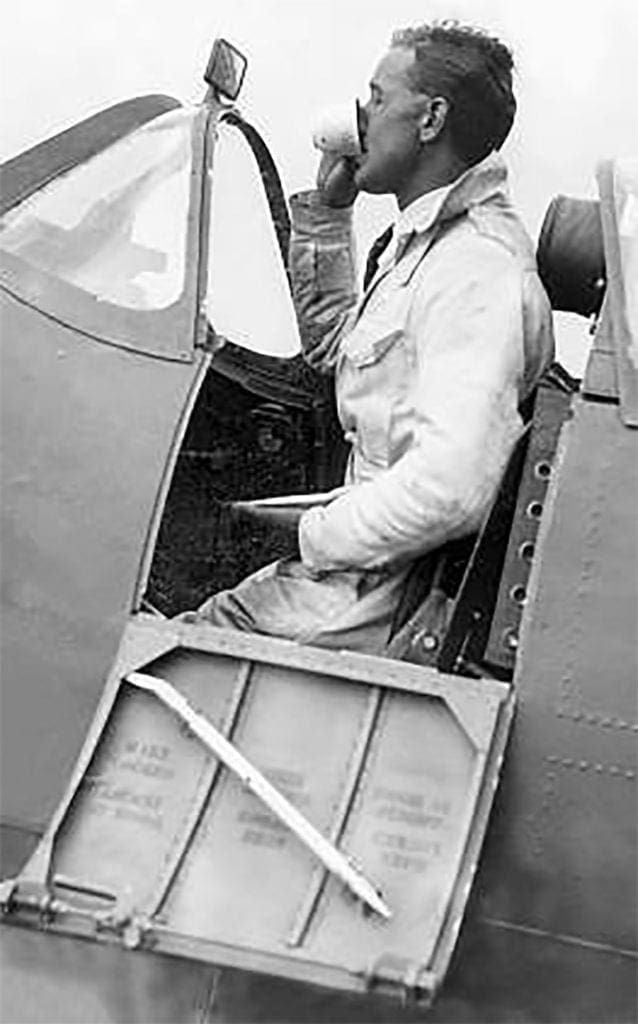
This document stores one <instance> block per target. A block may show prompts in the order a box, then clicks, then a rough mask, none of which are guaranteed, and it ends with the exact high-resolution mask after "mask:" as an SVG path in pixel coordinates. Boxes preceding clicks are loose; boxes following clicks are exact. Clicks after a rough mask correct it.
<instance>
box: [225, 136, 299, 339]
mask: <svg viewBox="0 0 638 1024" xmlns="http://www.w3.org/2000/svg"><path fill="white" fill-rule="evenodd" d="M218 131H219V136H218V140H217V144H216V147H215V152H214V156H213V187H212V208H211V224H210V244H209V274H208V290H207V296H206V309H207V314H208V318H209V320H210V322H211V324H212V326H213V328H214V330H215V331H216V333H217V334H220V335H222V336H223V337H224V338H226V339H227V340H229V341H232V342H235V343H236V344H237V345H241V346H242V347H243V348H247V349H251V350H252V351H253V352H260V353H262V354H264V355H271V356H284V357H290V356H294V355H296V354H297V353H298V352H299V351H300V349H301V346H300V342H299V332H298V329H297V321H296V317H295V311H294V307H293V304H292V299H291V296H290V289H289V287H288V281H287V278H286V273H285V270H284V265H283V261H282V258H281V253H280V250H279V244H278V242H277V236H276V233H275V228H274V224H273V221H272V217H271V215H270V208H269V206H268V200H267V197H266V192H265V190H264V185H263V183H262V180H261V176H260V174H259V169H258V166H257V162H256V160H255V158H254V156H253V153H252V151H251V149H250V146H249V145H248V143H247V142H246V140H245V139H244V137H243V136H242V135H241V134H240V133H239V131H238V130H237V129H236V128H233V127H232V126H231V125H228V124H223V123H222V124H220V125H219V129H218Z"/></svg>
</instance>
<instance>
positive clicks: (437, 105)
mask: <svg viewBox="0 0 638 1024" xmlns="http://www.w3.org/2000/svg"><path fill="white" fill-rule="evenodd" d="M449 109H450V104H449V102H448V101H447V100H446V99H445V97H444V96H435V98H434V99H432V100H430V103H429V106H428V109H427V110H426V112H425V113H424V114H423V116H422V117H421V123H420V125H419V139H420V141H421V142H433V141H434V140H435V139H436V138H437V137H438V136H439V135H440V134H441V132H442V131H443V126H444V124H445V119H446V117H447V114H448V110H449Z"/></svg>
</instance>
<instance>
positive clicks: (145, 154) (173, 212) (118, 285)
mask: <svg viewBox="0 0 638 1024" xmlns="http://www.w3.org/2000/svg"><path fill="white" fill-rule="evenodd" d="M195 116H196V111H195V110H194V109H193V110H184V109H179V110H176V111H170V112H169V113H166V114H163V115H161V116H160V117H158V118H156V119H155V120H153V121H151V122H150V123H149V124H146V125H144V126H143V127H142V128H139V129H138V130H137V131H135V132H133V133H131V134H130V135H128V136H127V137H126V138H124V139H122V140H120V141H119V142H117V143H115V144H114V145H113V146H111V147H109V148H108V149H107V150H105V151H104V152H102V153H99V154H98V155H97V156H95V157H92V158H91V159H90V160H88V161H86V163H83V164H81V165H79V166H76V167H74V168H73V169H72V170H70V171H69V172H68V173H67V174H65V175H62V176H60V177H57V178H55V179H54V181H53V182H51V184H49V185H47V186H45V187H44V188H43V189H40V190H39V191H37V192H36V193H35V194H34V195H32V196H30V197H29V198H28V199H26V200H25V201H24V202H22V203H20V204H19V205H18V206H17V207H15V208H14V209H12V210H11V211H10V212H9V213H8V214H6V215H5V216H4V217H3V218H2V220H1V221H0V249H2V250H4V251H5V252H8V253H11V254H13V255H15V256H19V257H20V258H21V259H23V260H25V261H26V262H27V263H29V264H31V265H32V266H34V267H36V268H37V269H39V270H43V271H46V272H47V273H48V274H51V275H54V276H55V277H57V278H59V279H61V280H62V281H64V282H67V283H69V284H72V285H75V286H77V287H79V288H82V289H83V290H85V291H86V292H88V293H90V294H91V295H94V296H95V297H96V298H97V299H100V300H103V301H108V302H111V303H115V304H116V305H118V306H122V307H124V308H127V309H135V310H147V309H151V310H155V309H163V308H165V307H167V306H170V305H172V304H173V303H175V302H176V301H177V300H178V299H179V297H180V295H181V294H182V291H183V289H184V278H185V264H186V229H187V222H188V218H187V214H188V205H189V191H190V174H191V163H192V156H191V139H192V125H193V120H194V118H195Z"/></svg>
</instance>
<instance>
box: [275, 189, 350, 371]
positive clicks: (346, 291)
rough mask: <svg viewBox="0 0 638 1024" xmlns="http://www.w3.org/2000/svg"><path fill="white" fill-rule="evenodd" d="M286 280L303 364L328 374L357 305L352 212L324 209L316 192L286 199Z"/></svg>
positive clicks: (348, 208)
mask: <svg viewBox="0 0 638 1024" xmlns="http://www.w3.org/2000/svg"><path fill="white" fill-rule="evenodd" d="M290 211H291V218H292V235H291V240H290V274H291V279H292V288H293V299H294V303H295V309H296V311H297V320H298V322H299V330H300V334H301V343H302V348H303V352H304V357H305V359H306V361H307V362H308V363H309V364H310V365H311V366H313V367H314V368H315V369H317V370H320V371H321V372H323V373H329V372H331V371H332V370H333V368H334V365H335V362H336V358H337V352H338V349H339V341H340V339H341V337H342V336H343V334H344V331H346V330H347V329H348V327H349V325H350V314H351V311H352V310H353V309H354V307H355V306H356V302H357V285H356V266H355V251H354V240H353V233H352V207H351V206H347V207H344V208H335V207H331V206H327V205H325V204H324V203H323V202H322V201H321V198H320V194H319V192H315V191H310V192H300V193H298V194H297V195H294V196H292V197H291V199H290Z"/></svg>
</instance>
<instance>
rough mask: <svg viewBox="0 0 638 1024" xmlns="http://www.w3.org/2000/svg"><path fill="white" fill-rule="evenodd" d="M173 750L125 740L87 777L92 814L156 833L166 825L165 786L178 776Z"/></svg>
mask: <svg viewBox="0 0 638 1024" xmlns="http://www.w3.org/2000/svg"><path fill="white" fill-rule="evenodd" d="M170 761H171V748H170V747H169V746H167V745H166V744H162V743H148V742H145V741H142V740H139V739H136V738H127V739H125V740H124V741H123V742H122V743H121V744H120V745H119V746H118V747H115V748H113V749H110V750H107V751H105V753H104V756H103V757H102V758H100V759H99V761H98V765H97V769H98V770H97V772H96V773H95V774H91V775H87V776H86V777H85V778H84V781H83V784H82V789H83V791H84V792H85V793H86V794H88V795H90V797H91V800H90V803H89V807H88V811H89V813H90V814H93V815H99V816H107V817H112V818H118V819H120V820H128V821H134V822H136V823H137V824H139V825H143V826H146V827H147V828H150V829H152V830H153V831H155V832H161V831H162V828H163V825H164V804H165V801H164V796H163V795H162V793H161V792H158V790H161V788H162V787H163V784H164V783H167V782H170V780H171V779H173V778H174V776H175V771H174V769H173V768H172V767H171V764H170Z"/></svg>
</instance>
